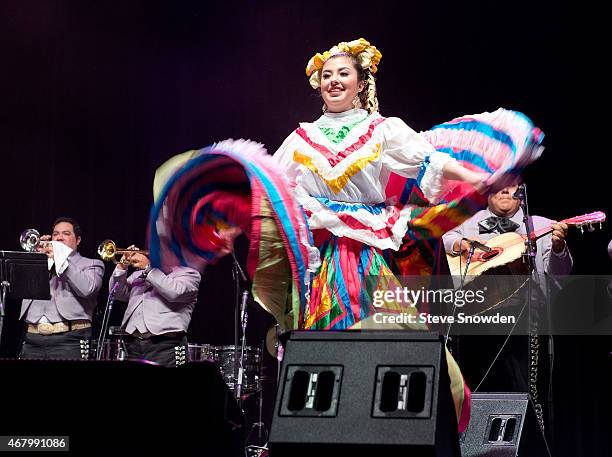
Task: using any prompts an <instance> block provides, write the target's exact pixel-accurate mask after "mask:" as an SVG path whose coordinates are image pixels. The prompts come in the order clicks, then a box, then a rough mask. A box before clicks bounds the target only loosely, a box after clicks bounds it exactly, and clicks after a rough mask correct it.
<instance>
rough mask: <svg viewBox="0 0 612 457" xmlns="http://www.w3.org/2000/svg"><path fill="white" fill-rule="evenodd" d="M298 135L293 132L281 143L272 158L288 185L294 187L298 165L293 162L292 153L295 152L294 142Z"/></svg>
mask: <svg viewBox="0 0 612 457" xmlns="http://www.w3.org/2000/svg"><path fill="white" fill-rule="evenodd" d="M297 139H298V135H297V134H296V133H295V131H293V132H291V134H290V135H289V136H288V137H287V138H286V139H285V141H283V144H281V146H280V148H278V150H277V151H276V152H275V153H274V155H273V158H274V160H275V161H276V163H277V164H278V166H279V167H280V168H281V169H282V170H283V171H284V173H285V176H286V177H287V180H288V181H289V183H290V184H292V185H295V180H296V178H297V175H298V167H299V163H297V162H295V161H294V160H293V153H294V152H295V150H296V141H297Z"/></svg>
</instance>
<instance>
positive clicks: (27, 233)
mask: <svg viewBox="0 0 612 457" xmlns="http://www.w3.org/2000/svg"><path fill="white" fill-rule="evenodd" d="M45 243H50V241H44V240H41V239H40V233H39V232H38V230H36V229H32V228H31V229H27V230H24V231H23V232H21V235H20V236H19V244H20V245H21V248H22V249H23V250H24V251H28V252H36V251H37V250H38V248H39V247H40V246H41V245H43V244H45Z"/></svg>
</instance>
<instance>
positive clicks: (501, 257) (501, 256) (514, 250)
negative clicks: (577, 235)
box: [447, 211, 606, 283]
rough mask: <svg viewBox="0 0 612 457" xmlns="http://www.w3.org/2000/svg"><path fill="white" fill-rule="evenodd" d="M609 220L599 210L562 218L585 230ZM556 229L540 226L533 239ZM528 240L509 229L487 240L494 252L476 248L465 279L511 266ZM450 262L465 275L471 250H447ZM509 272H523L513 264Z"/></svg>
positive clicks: (570, 224) (453, 271)
mask: <svg viewBox="0 0 612 457" xmlns="http://www.w3.org/2000/svg"><path fill="white" fill-rule="evenodd" d="M605 220H606V215H605V213H603V212H601V211H596V212H594V213H589V214H584V215H582V216H576V217H572V218H570V219H565V220H562V221H560V222H564V223H565V224H567V225H569V226H574V227H579V228H580V230H581V231H582V232H584V228H585V227H587V230H588V231H590V232H592V231H593V230H595V224H598V223H599V225H600V228H601V223H602V222H604V221H605ZM552 231H553V229H552V226H547V227H544V228H541V229H539V230H536V231H535V233H534V235H533V240H534V241H535V240H537V239H538V238H541V237H543V236H545V235H548V234H549V233H551V232H552ZM526 240H527V236H526V235H519V234H518V233H515V232H508V233H503V234H501V235H498V236H496V237H494V238H491V239H490V240H489V241H487V242H486V243H483V244H485V245H486V246H488V247H490V248H491V251H490V252H484V251H481V250H478V249H477V250H476V251H475V252H474V255H473V256H472V260H471V262H470V266H469V268H468V270H467V277H466V278H465V283H467V282H469V281H471V280H472V279H474V277H475V276H479V275H481V274H483V273H484V272H486V271H487V270H491V269H493V268H498V267H502V266H509V265H512V264H513V263H515V262H516V261H517V260H518V259H520V258H521V257H522V255H523V253H524V252H525V241H526ZM447 259H448V266H449V268H450V271H451V275H453V276H455V275H456V276H463V275H464V274H465V262H466V259H467V253H466V252H464V253H463V254H462V255H460V256H454V255H450V254H447ZM509 270H510V271H509V272H508V274H517V273H519V272H517V271H512V270H513V268H509Z"/></svg>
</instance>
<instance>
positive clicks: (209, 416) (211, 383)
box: [0, 359, 245, 457]
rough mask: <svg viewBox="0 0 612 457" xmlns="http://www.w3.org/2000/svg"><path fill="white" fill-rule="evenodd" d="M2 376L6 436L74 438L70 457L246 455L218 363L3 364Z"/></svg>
mask: <svg viewBox="0 0 612 457" xmlns="http://www.w3.org/2000/svg"><path fill="white" fill-rule="evenodd" d="M0 373H2V392H3V393H4V395H3V396H2V400H1V402H2V404H1V406H0V408H1V411H2V414H0V435H3V436H22V437H23V436H45V437H48V436H68V437H69V447H70V454H69V455H83V456H97V455H107V456H111V455H128V454H129V455H176V456H179V455H180V456H191V455H193V456H206V457H243V456H244V435H245V433H244V431H245V420H244V415H243V414H242V413H241V412H240V410H239V408H238V405H237V403H236V401H235V400H234V398H233V396H232V394H231V392H230V391H229V388H228V387H227V385H226V384H225V382H224V380H223V378H222V377H221V374H220V373H219V370H218V368H217V367H216V365H215V364H214V363H212V362H210V363H209V362H199V363H197V364H187V365H184V366H181V367H179V368H164V367H160V366H156V365H151V364H148V363H145V362H138V361H123V362H119V361H78V360H76V361H65V360H48V361H43V360H6V359H5V360H1V359H0ZM60 454H63V455H65V453H60Z"/></svg>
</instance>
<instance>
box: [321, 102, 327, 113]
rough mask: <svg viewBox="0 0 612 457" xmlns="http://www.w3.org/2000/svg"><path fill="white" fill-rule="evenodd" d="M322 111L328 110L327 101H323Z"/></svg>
mask: <svg viewBox="0 0 612 457" xmlns="http://www.w3.org/2000/svg"><path fill="white" fill-rule="evenodd" d="M321 111H323V114H325V112H327V105H326V104H325V103H323V107H322V108H321Z"/></svg>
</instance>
